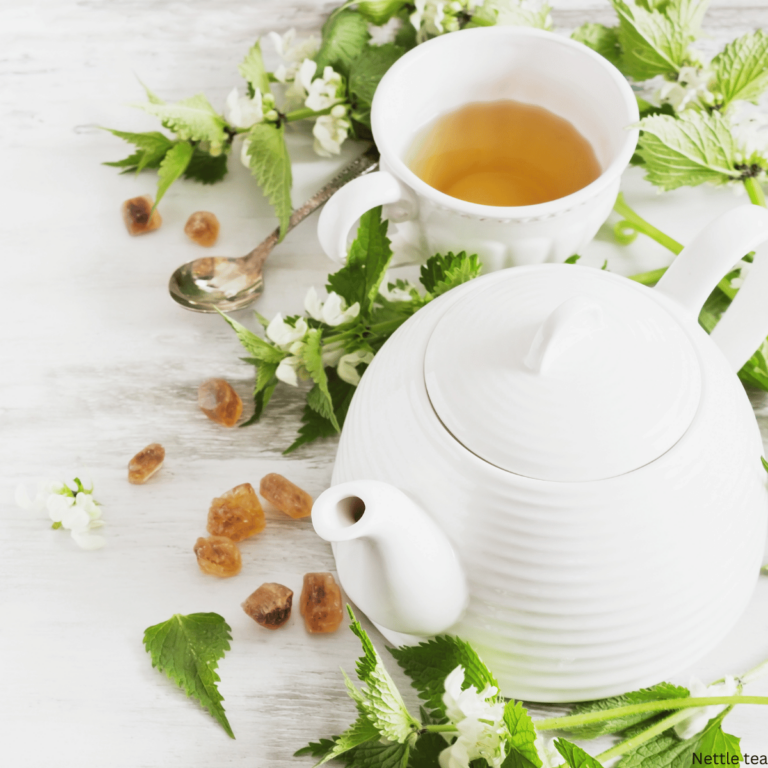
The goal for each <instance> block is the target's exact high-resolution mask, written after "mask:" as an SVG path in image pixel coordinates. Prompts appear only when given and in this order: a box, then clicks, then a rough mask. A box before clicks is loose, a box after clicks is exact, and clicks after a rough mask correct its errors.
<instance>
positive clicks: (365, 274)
mask: <svg viewBox="0 0 768 768" xmlns="http://www.w3.org/2000/svg"><path fill="white" fill-rule="evenodd" d="M391 259H392V249H391V247H390V242H389V239H388V238H387V222H386V221H382V219H381V206H379V207H377V208H372V209H371V210H370V211H368V212H367V213H364V214H363V215H362V216H361V217H360V226H359V228H358V230H357V237H356V238H355V240H354V242H353V243H352V247H351V248H350V250H349V256H348V257H347V263H346V265H345V266H344V267H342V268H341V269H340V270H339V271H338V272H335V273H334V274H332V275H330V276H329V277H328V285H327V286H326V287H327V288H328V291H329V292H330V291H334V292H336V293H338V294H339V296H341V297H342V298H344V299H346V301H347V305H348V306H352V304H354V303H355V302H359V303H360V317H361V318H367V317H368V313H369V311H370V309H371V307H372V306H373V303H374V301H375V300H376V297H377V295H378V293H379V286H380V285H381V281H382V280H383V279H384V275H385V273H386V271H387V267H388V266H389V262H390V261H391Z"/></svg>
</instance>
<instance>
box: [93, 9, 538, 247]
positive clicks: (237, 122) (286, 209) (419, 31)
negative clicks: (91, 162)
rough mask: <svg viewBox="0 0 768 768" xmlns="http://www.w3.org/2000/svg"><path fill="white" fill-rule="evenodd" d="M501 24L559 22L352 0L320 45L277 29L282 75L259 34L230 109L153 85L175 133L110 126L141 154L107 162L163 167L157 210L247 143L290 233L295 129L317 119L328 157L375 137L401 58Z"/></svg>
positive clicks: (158, 107)
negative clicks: (164, 93)
mask: <svg viewBox="0 0 768 768" xmlns="http://www.w3.org/2000/svg"><path fill="white" fill-rule="evenodd" d="M494 24H518V25H526V26H534V27H541V28H544V29H549V28H551V25H552V22H551V18H550V16H549V7H548V6H546V5H544V6H541V5H540V4H539V2H538V0H484V1H483V2H478V0H453V1H452V2H444V1H443V0H415V2H403V1H402V0H369V1H368V2H357V3H351V2H348V3H345V4H344V5H342V6H340V7H339V8H337V9H336V10H335V11H334V12H333V13H332V14H331V15H330V17H329V18H328V20H327V21H326V23H325V25H324V26H323V30H322V38H321V39H320V40H319V41H318V40H316V39H315V38H314V37H310V38H308V39H306V40H303V41H298V40H296V33H295V31H294V30H289V31H288V32H287V33H286V34H285V35H278V34H277V33H275V32H270V33H269V39H270V41H271V43H272V45H273V46H274V48H275V51H276V52H277V54H278V55H279V56H280V58H281V60H282V63H281V64H280V65H279V66H278V67H277V68H276V69H275V70H274V71H273V72H269V71H267V69H266V67H265V65H264V60H263V57H262V51H261V41H260V40H257V41H256V43H255V44H254V45H253V46H252V47H251V49H250V50H249V51H248V53H247V54H246V56H245V58H244V59H243V61H242V63H241V64H240V66H239V72H240V75H241V76H242V77H243V79H244V80H245V89H244V93H243V94H242V95H241V94H240V91H239V90H238V89H237V88H235V89H233V90H232V91H231V92H230V94H229V96H228V97H227V100H226V105H225V108H224V110H223V111H221V112H220V111H217V110H216V109H215V108H214V106H213V105H212V104H211V103H210V101H209V100H208V99H207V97H206V96H204V95H203V94H197V95H196V96H192V97H191V98H188V99H183V100H182V101H178V102H175V103H171V104H169V103H166V102H165V101H163V100H162V99H161V98H160V97H158V96H157V95H156V94H154V93H153V92H152V91H150V90H149V89H148V88H146V87H145V90H146V95H147V101H146V102H144V103H141V104H136V105H135V106H136V107H138V108H139V109H143V110H144V111H145V112H148V113H149V114H151V115H154V116H155V117H157V118H159V119H160V122H161V124H162V126H163V128H165V129H166V130H167V131H169V132H170V133H171V134H172V135H171V136H168V135H166V134H164V133H161V132H159V131H149V132H145V133H130V132H126V131H118V130H114V129H108V130H110V132H111V133H112V134H113V135H115V136H117V137H118V138H121V139H123V140H125V141H127V142H128V143H129V144H132V145H133V146H134V147H135V151H134V152H132V154H130V155H129V156H128V157H126V158H123V159H122V160H118V161H115V162H109V163H105V165H109V166H113V167H116V168H120V169H121V172H122V173H130V172H136V173H140V172H141V171H144V170H156V171H157V175H158V181H157V194H156V197H155V206H157V204H158V203H159V202H160V200H161V199H162V197H163V196H164V195H165V193H166V192H167V191H168V189H169V187H170V186H171V185H172V184H173V183H174V182H175V181H176V180H177V179H179V178H185V179H191V180H193V181H198V182H200V183H202V184H215V183H216V182H218V181H221V180H222V179H223V178H224V177H225V176H226V174H227V163H228V159H229V156H230V155H231V154H232V151H233V147H234V144H235V142H236V141H238V140H240V141H242V144H241V149H240V159H241V161H242V163H243V164H244V165H245V166H246V167H247V168H249V169H250V170H251V173H252V174H253V176H254V177H255V179H256V182H257V183H258V185H259V187H260V188H261V190H262V191H263V193H264V195H265V196H266V197H267V198H268V199H269V202H270V203H271V205H272V206H273V208H274V210H275V214H276V215H277V218H278V219H279V222H280V228H281V231H282V232H283V233H284V232H285V231H286V229H287V226H288V220H289V218H290V215H291V210H292V207H291V187H292V185H293V176H292V172H291V159H290V156H289V153H288V149H287V147H286V143H285V129H286V126H287V125H289V124H290V123H294V122H299V121H302V122H303V121H312V124H313V125H312V134H313V136H314V150H315V152H316V153H317V154H318V155H320V156H323V157H331V156H333V155H338V154H339V152H340V149H341V146H342V144H343V143H344V142H345V141H346V139H347V138H349V137H353V138H356V139H371V138H372V136H371V120H370V117H371V104H372V102H373V94H374V92H375V91H376V86H377V85H378V84H379V81H380V80H381V78H382V77H383V76H384V74H385V73H386V71H387V70H388V69H389V68H390V67H391V66H392V64H394V63H395V61H397V59H399V58H400V56H402V55H403V54H404V53H405V52H406V51H408V50H410V49H411V48H413V47H414V46H415V45H417V44H418V43H421V42H424V41H425V40H428V39H430V38H432V37H435V36H437V35H442V34H446V33H448V32H453V31H456V30H458V29H464V28H466V27H472V26H489V25H494Z"/></svg>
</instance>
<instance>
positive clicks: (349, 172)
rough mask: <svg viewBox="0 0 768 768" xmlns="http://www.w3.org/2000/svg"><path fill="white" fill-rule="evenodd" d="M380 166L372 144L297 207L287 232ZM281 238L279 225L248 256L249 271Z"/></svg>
mask: <svg viewBox="0 0 768 768" xmlns="http://www.w3.org/2000/svg"><path fill="white" fill-rule="evenodd" d="M378 167H379V151H378V150H377V149H376V147H375V146H371V147H370V148H369V149H367V150H366V151H365V152H363V154H362V155H360V156H359V157H358V158H356V159H355V160H353V161H352V162H351V163H350V164H349V165H348V166H347V167H346V168H344V170H343V171H341V173H339V174H338V176H335V177H334V178H333V179H331V181H329V182H328V183H327V184H326V185H325V186H324V187H323V188H322V189H321V190H319V191H318V192H315V194H314V195H312V197H310V198H309V200H307V202H306V203H304V205H302V206H301V208H297V209H296V210H295V211H294V212H293V213H292V214H291V218H290V220H289V222H288V229H287V230H286V234H287V233H288V232H290V231H291V230H292V229H293V228H294V227H296V226H298V225H299V224H301V222H302V221H304V219H306V218H307V216H309V215H310V214H311V213H314V212H315V211H316V210H317V209H318V208H319V207H320V206H321V205H322V204H323V203H325V202H326V201H327V200H329V199H330V198H331V196H332V195H333V194H334V193H336V192H338V191H339V190H340V189H341V188H342V187H343V186H344V185H345V184H347V183H348V182H350V181H352V180H353V179H356V178H358V177H359V176H364V175H365V174H366V173H370V172H371V171H375V170H376V169H377V168H378ZM279 240H280V227H277V228H276V229H275V230H274V231H273V232H271V233H270V234H269V235H267V237H266V238H265V239H264V240H263V241H262V242H260V243H259V244H258V245H257V246H256V247H255V248H254V249H253V250H252V251H251V252H250V253H249V254H248V255H247V256H246V257H245V259H246V261H247V264H248V269H249V271H250V270H252V269H255V268H261V266H262V265H263V264H264V262H265V261H266V260H267V256H269V254H270V252H271V251H272V249H273V248H274V247H275V245H277V243H278V241H279Z"/></svg>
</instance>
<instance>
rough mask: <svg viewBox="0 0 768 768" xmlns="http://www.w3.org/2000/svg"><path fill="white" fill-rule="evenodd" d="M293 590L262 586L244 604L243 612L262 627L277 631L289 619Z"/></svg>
mask: <svg viewBox="0 0 768 768" xmlns="http://www.w3.org/2000/svg"><path fill="white" fill-rule="evenodd" d="M292 603H293V590H291V589H288V587H284V586H283V585H282V584H274V583H268V584H262V585H261V586H260V587H259V588H258V589H257V590H256V591H255V592H254V593H253V594H252V595H251V596H250V597H249V598H248V599H247V600H246V601H245V602H244V603H243V610H244V611H245V612H246V613H247V614H248V615H249V616H250V617H251V618H252V619H253V620H254V621H255V622H256V623H257V624H261V626H262V627H266V628H267V629H279V628H280V627H282V626H283V624H285V622H286V621H288V619H290V618H291V605H292Z"/></svg>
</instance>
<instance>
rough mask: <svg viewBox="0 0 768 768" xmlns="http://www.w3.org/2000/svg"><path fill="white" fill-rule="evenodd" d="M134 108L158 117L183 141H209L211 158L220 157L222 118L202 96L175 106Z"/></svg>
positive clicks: (223, 133) (151, 105) (157, 105)
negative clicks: (213, 156) (212, 156)
mask: <svg viewBox="0 0 768 768" xmlns="http://www.w3.org/2000/svg"><path fill="white" fill-rule="evenodd" d="M136 106H137V107H138V108H139V109H143V110H144V111H145V112H149V114H150V115H155V116H156V117H159V118H160V120H161V121H162V123H163V126H164V127H165V128H168V130H171V131H175V132H176V133H177V134H178V137H179V138H180V139H182V140H188V141H207V142H209V143H210V146H211V154H212V155H217V154H219V152H221V150H222V148H223V146H224V142H225V141H226V138H227V137H226V133H225V132H224V126H225V123H224V118H223V117H222V116H221V115H220V114H219V113H218V112H216V110H215V109H214V108H213V107H212V106H211V105H210V103H209V102H208V99H206V98H205V96H203V94H202V93H200V94H198V95H197V96H192V97H191V98H189V99H184V100H183V101H177V102H176V103H175V104H157V103H154V102H148V103H145V104H137V105H136Z"/></svg>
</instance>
